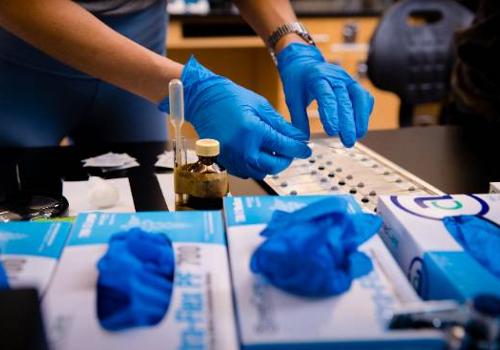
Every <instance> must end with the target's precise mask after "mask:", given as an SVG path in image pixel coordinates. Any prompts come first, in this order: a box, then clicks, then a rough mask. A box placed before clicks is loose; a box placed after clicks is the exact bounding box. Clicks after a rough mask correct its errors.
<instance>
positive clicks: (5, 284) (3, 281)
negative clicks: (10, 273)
mask: <svg viewBox="0 0 500 350" xmlns="http://www.w3.org/2000/svg"><path fill="white" fill-rule="evenodd" d="M1 289H9V280H8V279H7V274H6V273H5V270H4V269H3V264H2V262H1V261H0V290H1Z"/></svg>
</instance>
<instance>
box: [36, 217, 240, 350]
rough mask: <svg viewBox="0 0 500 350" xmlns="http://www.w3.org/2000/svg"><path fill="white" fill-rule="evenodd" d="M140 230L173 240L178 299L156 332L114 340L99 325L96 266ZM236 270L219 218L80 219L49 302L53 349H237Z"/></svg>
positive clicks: (142, 331)
mask: <svg viewBox="0 0 500 350" xmlns="http://www.w3.org/2000/svg"><path fill="white" fill-rule="evenodd" d="M133 227H140V228H142V229H143V230H145V231H149V232H158V233H159V234H163V233H165V234H167V235H168V237H169V238H170V239H171V241H172V244H173V248H174V252H175V261H176V266H175V277H174V288H173V294H172V299H171V302H170V306H169V308H168V311H167V314H166V315H165V317H164V318H163V320H162V321H161V322H160V323H159V324H157V325H156V326H152V327H147V328H137V329H133V330H129V331H126V332H108V331H106V330H104V329H103V328H101V327H100V324H99V322H98V319H97V313H96V282H97V277H98V271H97V267H96V264H97V262H98V260H99V259H100V258H101V257H102V256H103V254H104V253H105V252H106V250H107V247H108V241H109V239H110V237H111V236H112V235H113V234H114V233H117V232H123V231H126V230H129V229H130V228H133ZM228 265H229V264H228V257H227V249H226V241H225V236H224V226H223V222H222V215H221V212H219V211H212V212H143V213H135V214H132V213H121V214H117V213H88V214H80V215H79V216H78V218H77V220H76V223H75V224H74V228H73V230H72V232H71V236H70V238H69V241H68V244H67V247H66V249H65V251H64V253H63V255H62V257H61V262H60V265H59V267H58V269H57V273H56V275H55V276H54V281H53V283H52V284H51V286H50V288H49V290H48V291H47V295H46V297H45V299H44V302H43V307H44V311H45V315H46V325H47V331H48V337H49V340H50V343H51V345H52V348H53V349H71V350H78V349H82V350H87V349H93V350H97V349H102V350H114V349H127V350H133V349H139V350H145V349H148V350H154V349H162V350H164V349H172V350H177V349H179V350H181V349H182V350H185V349H200V350H205V349H207V350H218V349H221V350H222V349H224V350H225V349H227V350H233V349H237V348H238V340H237V334H236V326H235V320H234V311H233V310H234V309H233V303H232V297H231V283H230V275H229V266H228ZM194 300H196V303H195V304H194Z"/></svg>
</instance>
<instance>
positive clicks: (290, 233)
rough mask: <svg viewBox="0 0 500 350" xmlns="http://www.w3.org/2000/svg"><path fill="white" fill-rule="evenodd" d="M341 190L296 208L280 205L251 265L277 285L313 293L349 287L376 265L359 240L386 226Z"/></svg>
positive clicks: (328, 293) (327, 293)
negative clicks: (354, 209)
mask: <svg viewBox="0 0 500 350" xmlns="http://www.w3.org/2000/svg"><path fill="white" fill-rule="evenodd" d="M348 205H349V203H348V202H347V201H346V199H345V198H342V197H340V196H338V197H331V198H328V199H324V200H321V201H318V202H314V203H312V204H310V205H308V206H306V207H304V208H302V209H300V210H297V211H295V212H293V213H286V212H283V211H279V210H277V211H275V212H274V213H273V217H272V219H271V221H270V222H269V224H268V226H267V227H266V228H265V229H264V231H262V233H261V235H262V236H264V237H266V238H267V239H266V240H265V241H264V242H263V243H262V244H261V245H260V246H259V247H258V248H257V250H256V251H255V252H254V254H253V256H252V259H251V262H250V269H251V270H252V271H253V272H254V273H259V274H262V275H263V276H264V277H265V278H266V279H267V280H268V281H269V282H270V283H271V284H273V285H274V286H276V287H278V288H280V289H283V290H285V291H288V292H290V293H293V294H297V295H301V296H307V297H326V296H332V295H337V294H340V293H343V292H345V291H346V290H348V289H349V288H350V286H351V281H352V280H353V279H354V278H357V277H360V276H363V275H366V274H367V273H369V272H370V271H371V270H372V263H371V260H370V258H369V257H368V256H366V255H365V254H364V253H362V252H359V251H358V247H359V245H361V244H362V243H363V242H365V241H366V240H368V239H369V238H370V237H372V236H373V235H374V234H375V233H376V232H377V231H378V230H379V229H380V227H381V225H382V221H381V219H380V218H379V217H378V216H376V215H372V214H365V213H356V214H351V213H348Z"/></svg>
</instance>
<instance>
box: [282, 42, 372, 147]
mask: <svg viewBox="0 0 500 350" xmlns="http://www.w3.org/2000/svg"><path fill="white" fill-rule="evenodd" d="M277 59H278V70H279V72H280V75H281V81H282V82H283V87H284V90H285V97H286V104H287V106H288V110H289V111H290V114H291V117H292V124H293V125H294V126H296V127H297V128H299V129H300V130H302V131H303V132H304V133H305V134H306V135H307V136H309V133H310V131H309V120H308V118H307V113H306V108H307V106H308V105H309V104H310V103H311V102H312V101H313V100H316V101H317V102H318V110H319V115H320V119H321V123H322V124H323V128H324V129H325V132H326V133H327V134H328V135H330V136H337V135H340V139H341V140H342V143H343V144H344V145H345V146H347V147H352V146H353V145H354V143H355V142H356V139H358V138H361V137H363V136H364V135H365V134H366V131H367V129H368V120H369V118H370V114H371V112H372V109H373V97H372V96H371V95H370V94H369V93H368V92H367V91H366V90H365V89H363V88H362V87H361V85H359V84H358V83H357V82H356V81H354V80H353V79H352V78H351V77H350V75H349V74H348V73H347V72H346V71H345V70H344V69H342V67H340V66H338V65H335V64H331V63H328V62H326V60H325V58H324V57H323V55H322V54H321V52H320V51H319V49H318V48H317V47H315V46H312V45H306V44H300V43H293V44H290V45H288V46H287V47H285V48H284V49H283V50H281V51H280V52H279V53H278V55H277Z"/></svg>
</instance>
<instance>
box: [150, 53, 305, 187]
mask: <svg viewBox="0 0 500 350" xmlns="http://www.w3.org/2000/svg"><path fill="white" fill-rule="evenodd" d="M181 80H182V82H183V84H184V100H185V107H186V110H185V115H186V120H187V121H189V122H190V123H191V124H193V126H194V128H195V129H196V131H197V132H198V134H199V136H200V137H202V138H213V139H216V140H218V141H219V142H220V145H221V154H220V156H219V161H220V163H221V164H222V165H223V166H224V167H225V168H226V169H227V170H228V171H229V172H230V173H231V174H233V175H236V176H240V177H252V178H255V179H262V178H263V177H265V176H266V175H267V174H275V173H278V172H280V171H282V170H284V169H285V168H287V167H288V165H290V163H291V161H292V160H293V158H295V157H299V158H307V157H309V156H310V155H311V150H310V149H309V147H308V146H307V145H306V143H305V140H307V137H306V136H305V135H303V133H302V132H301V131H300V130H298V129H296V128H294V127H293V126H291V125H290V124H289V123H287V122H286V120H284V119H283V117H282V116H281V115H279V114H278V113H277V112H276V111H275V110H274V109H273V107H272V106H271V105H270V104H269V102H268V101H267V100H266V99H264V98H263V97H262V96H259V95H257V94H256V93H254V92H252V91H250V90H247V89H245V88H243V87H241V86H239V85H236V84H235V83H233V82H232V81H230V80H229V79H227V78H224V77H221V76H219V75H216V74H214V73H212V72H211V71H209V70H208V69H206V68H204V67H203V66H202V65H201V64H199V63H198V62H197V61H196V60H195V59H194V58H193V57H192V58H191V59H190V60H189V61H188V63H187V64H186V65H185V67H184V69H183V71H182V76H181ZM159 108H160V109H161V110H163V111H168V110H169V106H168V99H165V100H164V101H163V102H162V103H161V104H160V106H159Z"/></svg>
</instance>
